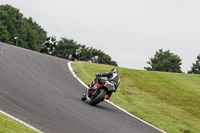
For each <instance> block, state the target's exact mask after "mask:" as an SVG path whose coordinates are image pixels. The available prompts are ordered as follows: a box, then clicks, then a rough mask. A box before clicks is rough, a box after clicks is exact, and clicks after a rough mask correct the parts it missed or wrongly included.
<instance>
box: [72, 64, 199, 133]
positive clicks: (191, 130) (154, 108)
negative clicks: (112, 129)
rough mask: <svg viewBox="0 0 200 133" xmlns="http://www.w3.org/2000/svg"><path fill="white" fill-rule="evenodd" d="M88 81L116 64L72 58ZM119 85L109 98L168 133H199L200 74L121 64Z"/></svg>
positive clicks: (75, 68) (80, 75)
mask: <svg viewBox="0 0 200 133" xmlns="http://www.w3.org/2000/svg"><path fill="white" fill-rule="evenodd" d="M72 67H73V69H74V71H75V72H76V74H77V75H78V76H79V77H80V79H81V80H83V81H84V82H85V83H86V84H89V83H90V81H91V80H92V79H93V78H94V73H104V72H107V71H109V70H110V69H112V68H113V67H114V66H110V65H103V64H93V63H88V62H82V61H80V62H73V63H72ZM118 69H119V75H120V79H121V82H120V85H119V88H118V91H117V92H116V93H113V95H112V97H111V98H110V101H111V102H113V103H115V104H116V105H118V106H120V107H122V108H123V109H125V110H127V111H129V112H130V113H132V114H134V115H136V116H138V117H139V118H141V119H143V120H145V121H147V122H149V123H150V124H152V125H154V126H156V127H158V128H160V129H162V130H164V131H166V132H168V133H200V75H195V74H183V73H167V72H156V71H144V70H134V69H126V68H118Z"/></svg>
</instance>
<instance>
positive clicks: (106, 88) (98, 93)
mask: <svg viewBox="0 0 200 133" xmlns="http://www.w3.org/2000/svg"><path fill="white" fill-rule="evenodd" d="M96 78H97V76H96ZM92 83H94V80H93V81H92V82H91V84H92ZM91 84H90V85H91ZM115 91H116V90H115V86H114V84H112V83H111V82H109V81H108V80H105V79H102V78H100V79H99V83H96V84H95V85H94V86H93V87H92V92H88V89H87V90H86V92H85V94H83V96H82V97H81V100H83V101H85V100H86V101H88V102H89V104H90V105H92V106H95V105H97V104H98V103H100V102H103V101H104V100H105V99H108V98H109V97H110V96H111V94H112V93H113V92H115Z"/></svg>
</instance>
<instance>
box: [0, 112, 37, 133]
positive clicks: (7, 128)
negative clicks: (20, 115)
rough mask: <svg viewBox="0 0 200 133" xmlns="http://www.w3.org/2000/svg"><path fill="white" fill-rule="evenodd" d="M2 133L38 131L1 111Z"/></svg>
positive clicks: (0, 123) (33, 132)
mask: <svg viewBox="0 0 200 133" xmlns="http://www.w3.org/2000/svg"><path fill="white" fill-rule="evenodd" d="M0 133H37V132H36V131H34V130H32V129H30V128H28V127H26V126H24V125H23V124H21V123H19V122H17V121H15V120H13V119H11V118H9V117H8V116H6V115H4V114H2V113H0Z"/></svg>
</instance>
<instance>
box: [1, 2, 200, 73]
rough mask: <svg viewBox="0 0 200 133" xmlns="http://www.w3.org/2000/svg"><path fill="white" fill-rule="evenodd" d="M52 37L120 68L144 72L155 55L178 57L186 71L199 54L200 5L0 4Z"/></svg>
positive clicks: (174, 3) (106, 3) (170, 3)
mask: <svg viewBox="0 0 200 133" xmlns="http://www.w3.org/2000/svg"><path fill="white" fill-rule="evenodd" d="M4 4H9V5H12V6H13V7H15V8H18V9H19V10H20V12H21V13H22V14H23V15H24V16H25V17H27V18H28V17H32V18H33V20H34V21H36V22H37V23H38V24H39V25H40V26H41V27H43V28H44V30H45V31H47V33H48V35H56V36H57V37H58V38H61V37H66V38H68V39H73V40H74V41H76V42H77V43H80V44H85V45H86V46H88V47H93V48H96V49H100V50H102V51H104V52H105V53H106V54H108V55H110V56H111V58H112V59H113V60H115V61H116V62H117V63H118V65H119V66H120V67H125V68H131V69H138V70H144V67H147V66H149V65H148V64H147V61H149V59H150V58H151V57H154V55H155V53H156V51H158V50H159V49H163V50H164V51H166V50H170V52H171V53H174V54H175V55H178V56H180V58H181V59H182V65H181V68H182V71H184V72H187V71H188V70H190V69H191V66H192V63H195V61H196V60H197V55H198V54H199V52H200V47H199V46H200V8H199V7H200V0H0V5H4Z"/></svg>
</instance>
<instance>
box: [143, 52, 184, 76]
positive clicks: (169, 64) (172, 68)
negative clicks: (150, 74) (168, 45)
mask: <svg viewBox="0 0 200 133" xmlns="http://www.w3.org/2000/svg"><path fill="white" fill-rule="evenodd" d="M147 64H149V65H150V66H151V67H144V68H145V69H146V70H147V71H163V72H178V73H182V71H181V67H180V65H182V63H181V59H180V57H179V56H177V55H174V54H173V53H170V51H169V50H167V51H165V52H164V51H163V50H162V49H160V50H159V51H156V54H155V55H154V57H153V58H150V61H148V62H147Z"/></svg>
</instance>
